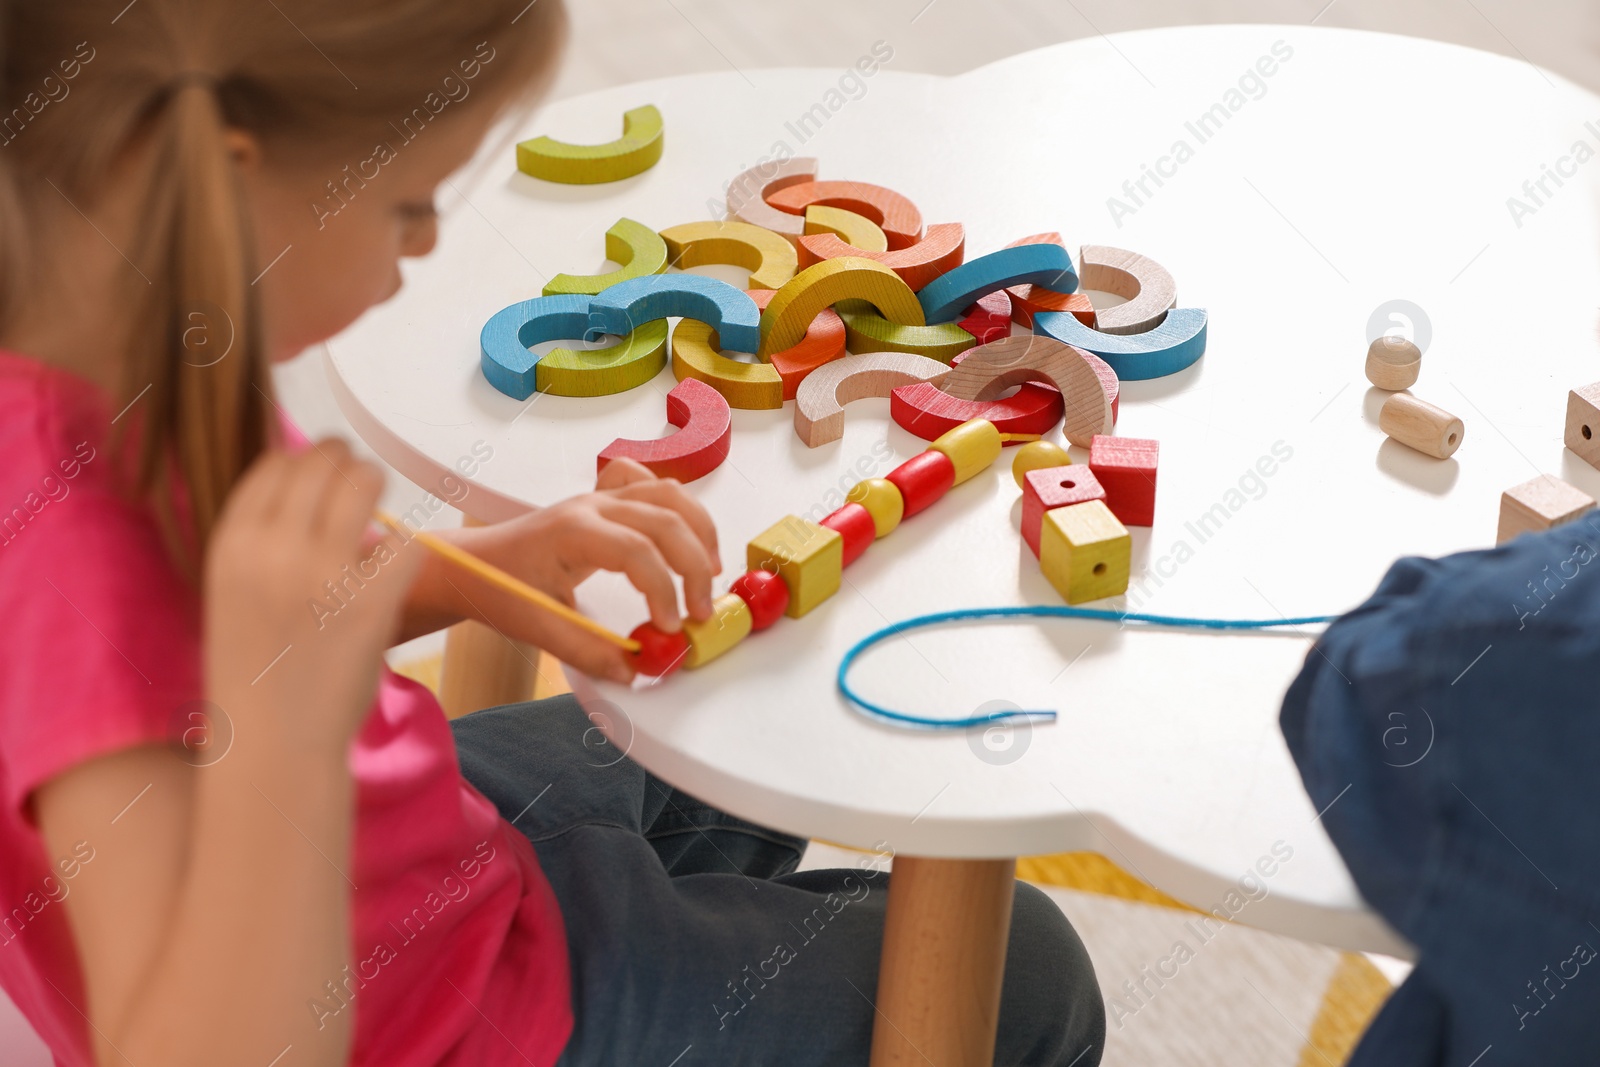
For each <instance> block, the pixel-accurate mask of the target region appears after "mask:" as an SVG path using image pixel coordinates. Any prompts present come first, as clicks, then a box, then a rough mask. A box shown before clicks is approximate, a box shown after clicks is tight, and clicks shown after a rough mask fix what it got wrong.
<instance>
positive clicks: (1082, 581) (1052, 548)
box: [1039, 500, 1133, 604]
mask: <svg viewBox="0 0 1600 1067" xmlns="http://www.w3.org/2000/svg"><path fill="white" fill-rule="evenodd" d="M1132 560H1133V538H1132V536H1131V535H1130V534H1129V533H1128V530H1127V528H1126V527H1125V526H1123V525H1122V523H1120V522H1118V521H1117V517H1116V516H1115V515H1113V514H1112V513H1111V509H1110V508H1108V507H1106V505H1105V501H1103V500H1090V501H1088V502H1086V503H1083V504H1072V505H1070V506H1068V507H1064V508H1055V509H1052V510H1050V511H1047V512H1045V514H1044V521H1043V523H1042V530H1041V533H1040V536H1039V568H1040V569H1041V570H1042V571H1044V576H1045V577H1046V578H1048V579H1049V580H1050V584H1051V585H1053V586H1055V589H1056V592H1058V593H1060V594H1061V596H1062V598H1063V599H1064V600H1066V602H1067V603H1068V604H1082V603H1084V602H1085V601H1089V600H1100V599H1102V598H1104V597H1108V596H1117V595H1119V594H1121V593H1126V592H1127V591H1128V575H1129V571H1130V569H1131V566H1132Z"/></svg>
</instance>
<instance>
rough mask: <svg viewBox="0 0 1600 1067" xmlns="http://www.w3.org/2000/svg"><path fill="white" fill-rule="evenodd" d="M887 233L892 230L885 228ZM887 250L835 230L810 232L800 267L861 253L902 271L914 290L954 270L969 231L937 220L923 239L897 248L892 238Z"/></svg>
mask: <svg viewBox="0 0 1600 1067" xmlns="http://www.w3.org/2000/svg"><path fill="white" fill-rule="evenodd" d="M884 233H885V234H887V233H888V230H884ZM889 249H890V250H889V251H887V252H868V251H866V250H864V249H860V248H856V247H854V246H852V245H847V244H845V243H844V242H843V241H841V240H840V239H839V238H838V237H837V236H836V235H834V234H831V233H809V234H806V235H805V236H803V237H801V238H800V245H799V248H798V251H799V253H800V269H801V270H805V269H806V268H807V267H809V266H811V265H813V264H816V263H821V262H822V261H823V260H825V259H838V258H839V257H840V256H860V257H861V258H862V259H872V260H876V261H878V262H879V263H882V264H883V265H884V266H885V267H888V268H889V269H890V270H892V271H894V272H895V273H896V274H898V275H900V279H901V280H902V281H904V282H905V283H906V284H907V285H908V286H910V287H911V290H912V292H915V291H917V290H918V289H921V288H922V287H923V286H924V285H927V284H928V283H929V282H931V281H933V280H934V279H935V278H937V277H938V276H939V275H941V274H943V273H945V272H946V271H949V270H954V269H955V268H956V267H959V266H961V264H962V263H963V262H964V261H965V259H966V254H967V231H966V227H964V226H962V225H961V223H959V222H937V223H934V224H933V225H932V226H929V227H928V232H927V233H926V234H924V235H923V237H922V240H920V241H918V242H916V243H915V244H913V245H909V246H907V247H905V248H895V247H894V242H893V241H890V243H889Z"/></svg>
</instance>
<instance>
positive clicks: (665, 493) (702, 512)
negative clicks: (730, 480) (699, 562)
mask: <svg viewBox="0 0 1600 1067" xmlns="http://www.w3.org/2000/svg"><path fill="white" fill-rule="evenodd" d="M617 495H618V496H620V497H623V498H624V499H627V500H640V501H643V502H645V503H647V504H654V505H656V506H657V507H662V508H669V509H671V510H672V511H675V512H677V513H678V514H679V515H681V516H682V517H683V520H684V521H685V522H687V523H688V524H689V527H690V529H692V530H694V532H695V536H696V537H698V538H700V543H701V544H703V545H704V546H705V549H706V554H707V555H708V556H710V557H711V565H712V573H713V574H720V573H721V572H722V558H721V555H720V551H719V549H718V547H717V526H716V523H714V522H712V521H711V513H710V512H709V511H707V510H706V509H705V508H704V507H702V506H701V504H700V502H699V501H698V500H696V499H695V498H694V497H692V496H690V495H689V491H688V490H687V489H685V488H684V487H683V483H682V482H680V481H678V480H677V479H676V478H653V479H651V480H650V481H648V482H635V483H633V484H631V485H629V486H627V487H626V488H624V489H623V490H622V491H621V492H619V493H618V494H617Z"/></svg>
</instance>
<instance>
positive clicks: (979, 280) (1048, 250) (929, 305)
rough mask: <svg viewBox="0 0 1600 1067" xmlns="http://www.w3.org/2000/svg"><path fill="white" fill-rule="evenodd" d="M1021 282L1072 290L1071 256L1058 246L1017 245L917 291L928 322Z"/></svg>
mask: <svg viewBox="0 0 1600 1067" xmlns="http://www.w3.org/2000/svg"><path fill="white" fill-rule="evenodd" d="M1022 282H1033V283H1035V284H1038V285H1047V286H1049V287H1050V288H1052V289H1058V290H1061V291H1064V292H1071V291H1072V290H1074V289H1076V288H1078V275H1077V272H1076V271H1074V270H1073V269H1072V256H1070V255H1069V254H1068V253H1067V250H1066V249H1065V248H1061V247H1059V246H1058V245H1018V246H1016V247H1014V248H1002V249H1000V250H999V251H998V252H990V253H989V254H988V255H986V256H979V257H978V258H977V259H969V260H968V261H967V262H965V263H963V264H962V265H961V266H959V267H956V268H955V269H954V270H952V271H949V272H948V273H945V274H941V275H939V277H937V278H935V279H934V280H933V281H931V282H929V283H928V284H927V285H926V286H924V287H923V288H922V290H921V291H920V292H918V293H917V299H918V300H920V301H921V302H922V314H923V317H924V318H925V319H926V320H927V321H928V322H948V321H949V320H951V319H953V318H955V317H956V316H957V315H959V314H960V313H961V309H962V308H964V307H966V306H967V305H969V304H971V303H972V302H973V301H974V300H976V299H978V298H979V297H980V296H984V295H985V294H988V293H992V292H994V291H995V290H996V289H1005V288H1007V287H1009V286H1012V285H1017V284H1020V283H1022Z"/></svg>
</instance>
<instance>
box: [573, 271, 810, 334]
mask: <svg viewBox="0 0 1600 1067" xmlns="http://www.w3.org/2000/svg"><path fill="white" fill-rule="evenodd" d="M547 299H551V300H554V299H558V298H556V297H549V298H547ZM669 316H682V317H683V318H686V319H699V320H700V321H701V322H705V323H709V324H710V325H711V327H712V329H714V330H716V331H717V334H718V335H719V336H720V337H721V338H722V344H723V345H724V346H725V347H727V348H731V349H733V350H734V351H735V352H754V351H755V350H756V346H758V345H759V344H761V312H760V311H759V310H757V308H756V305H755V302H754V301H752V300H751V299H750V298H749V297H748V296H746V295H745V292H744V290H743V289H735V288H734V287H733V286H731V285H729V284H728V283H727V282H724V281H719V280H718V279H716V278H708V277H706V276H705V275H703V274H649V275H646V276H644V277H642V278H629V279H628V280H627V281H625V282H619V283H618V284H616V285H613V286H612V287H611V288H609V289H607V290H606V291H605V292H603V293H601V294H600V295H599V296H596V297H591V298H590V302H589V330H588V334H586V336H593V335H595V334H602V333H615V334H624V333H627V332H628V331H629V330H633V329H637V328H638V327H640V326H642V325H644V324H645V323H647V322H654V321H655V320H657V319H665V318H667V317H669ZM806 321H807V322H808V323H809V322H810V321H811V320H810V319H807V320H806ZM804 333H805V328H804V327H803V326H802V327H801V329H800V335H804ZM799 339H800V337H799V336H796V338H795V340H797V341H798V340H799ZM783 347H784V348H787V347H789V346H788V345H784V346H783Z"/></svg>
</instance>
